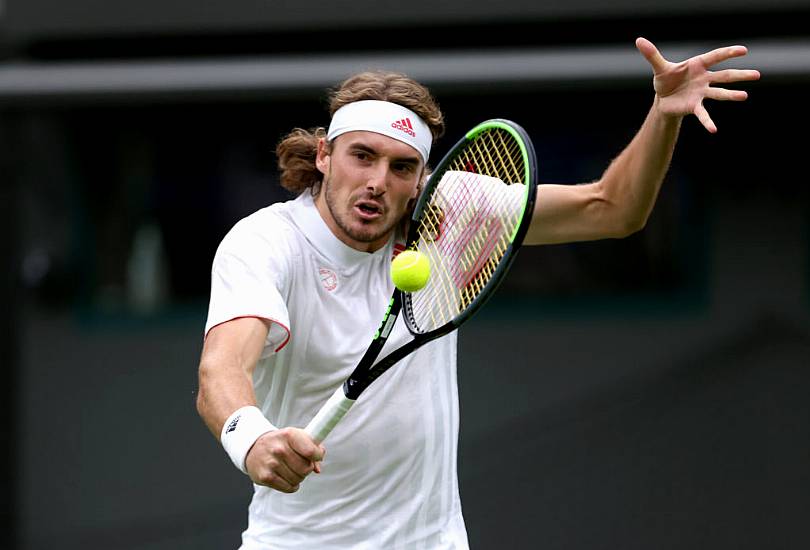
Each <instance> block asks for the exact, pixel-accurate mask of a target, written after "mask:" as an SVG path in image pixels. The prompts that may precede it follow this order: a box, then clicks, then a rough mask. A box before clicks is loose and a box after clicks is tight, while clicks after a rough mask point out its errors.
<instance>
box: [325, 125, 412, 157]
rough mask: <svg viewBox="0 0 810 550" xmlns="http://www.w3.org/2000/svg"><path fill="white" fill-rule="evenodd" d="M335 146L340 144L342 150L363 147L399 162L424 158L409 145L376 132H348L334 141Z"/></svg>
mask: <svg viewBox="0 0 810 550" xmlns="http://www.w3.org/2000/svg"><path fill="white" fill-rule="evenodd" d="M334 143H335V144H340V146H341V147H342V148H350V147H363V148H366V149H371V150H373V151H374V152H376V153H378V154H380V155H385V156H388V157H392V158H396V159H399V160H414V161H421V160H422V156H421V155H420V154H419V152H418V151H417V150H416V149H414V148H413V147H412V146H410V145H409V144H407V143H405V142H403V141H399V140H398V139H394V138H392V137H388V136H384V135H382V134H378V133H376V132H369V131H366V130H355V131H352V132H346V133H345V134H341V135H339V136H338V137H336V138H335V139H334Z"/></svg>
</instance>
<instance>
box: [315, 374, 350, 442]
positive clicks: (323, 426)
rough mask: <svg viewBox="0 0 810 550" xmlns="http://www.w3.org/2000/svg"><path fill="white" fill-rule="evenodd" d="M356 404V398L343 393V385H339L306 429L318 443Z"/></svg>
mask: <svg viewBox="0 0 810 550" xmlns="http://www.w3.org/2000/svg"><path fill="white" fill-rule="evenodd" d="M352 405H354V399H349V398H348V397H346V394H345V393H343V387H342V386H341V387H339V388H338V389H337V390H336V391H335V393H333V394H332V397H330V398H329V401H327V402H326V403H324V405H323V407H321V410H319V411H318V414H316V415H315V418H313V419H312V420H310V422H309V424H307V427H306V428H304V431H305V432H307V433H308V434H309V436H310V437H311V438H312V439H314V440H315V441H317V442H318V443H320V442H322V441H323V440H324V439H326V436H327V435H329V433H330V432H331V431H332V429H333V428H334V427H335V426H337V423H338V422H340V419H341V418H343V416H344V415H345V414H346V413H347V412H349V409H351V408H352Z"/></svg>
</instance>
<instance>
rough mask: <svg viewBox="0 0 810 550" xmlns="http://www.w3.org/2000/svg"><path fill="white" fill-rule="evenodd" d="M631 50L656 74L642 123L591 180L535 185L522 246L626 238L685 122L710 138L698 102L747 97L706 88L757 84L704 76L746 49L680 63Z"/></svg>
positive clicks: (644, 214) (734, 73)
mask: <svg viewBox="0 0 810 550" xmlns="http://www.w3.org/2000/svg"><path fill="white" fill-rule="evenodd" d="M636 47H637V48H638V50H639V51H640V52H641V54H642V55H643V56H644V57H645V59H646V60H647V62H648V63H649V64H650V66H651V67H652V70H653V75H654V76H653V87H654V89H655V99H654V100H653V105H652V108H651V109H650V112H649V113H648V115H647V118H646V119H645V121H644V124H643V125H642V126H641V129H640V130H639V131H638V133H637V134H636V136H635V137H634V138H633V140H632V141H631V142H630V144H629V145H628V146H627V147H626V148H625V149H624V150H623V151H622V152H621V153H620V154H619V156H618V157H616V158H615V159H614V160H613V162H612V163H611V164H610V166H609V167H608V168H607V170H606V171H605V173H604V174H603V175H602V177H601V178H600V179H599V180H597V181H596V182H593V183H589V184H583V185H541V186H538V189H537V201H536V203H535V209H534V216H533V217H532V223H531V226H530V228H529V233H528V235H527V236H526V243H527V244H553V243H564V242H573V241H585V240H595V239H604V238H610V237H625V236H627V235H629V234H631V233H634V232H635V231H638V230H639V229H641V228H642V227H644V224H645V223H646V222H647V218H648V217H649V215H650V212H651V211H652V208H653V205H654V204H655V200H656V197H657V196H658V190H659V189H660V187H661V182H662V181H663V179H664V176H665V175H666V172H667V169H668V167H669V162H670V160H671V158H672V152H673V150H674V148H675V143H676V141H677V138H678V133H679V131H680V125H681V120H682V119H683V117H684V116H687V115H690V114H694V115H695V116H697V118H698V120H699V121H700V122H701V124H703V126H704V127H705V128H706V129H707V130H708V131H709V132H712V133H714V132H716V131H717V127H716V126H715V124H714V122H713V121H712V119H711V117H710V116H709V113H708V111H707V110H706V108H705V106H704V105H703V101H704V100H705V99H707V98H708V99H715V100H721V101H743V100H745V99H746V97H747V94H746V92H744V91H742V90H729V89H726V88H722V87H714V86H712V85H713V84H729V83H735V82H741V81H747V80H757V79H758V78H759V72H758V71H754V70H737V69H726V70H721V71H711V70H710V68H711V67H712V66H714V65H716V64H718V63H721V62H723V61H726V60H728V59H731V58H733V57H739V56H742V55H745V54H746V53H747V50H746V48H745V47H744V46H730V47H726V48H719V49H716V50H712V51H710V52H707V53H704V54H702V55H698V56H695V57H692V58H690V59H687V60H686V61H682V62H680V63H672V62H669V61H667V60H666V59H665V58H664V57H663V56H662V55H661V53H660V52H659V51H658V49H657V48H656V47H655V45H653V43H652V42H650V41H649V40H646V39H645V38H639V39H637V40H636Z"/></svg>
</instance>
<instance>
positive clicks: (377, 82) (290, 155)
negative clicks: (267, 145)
mask: <svg viewBox="0 0 810 550" xmlns="http://www.w3.org/2000/svg"><path fill="white" fill-rule="evenodd" d="M367 99H375V100H378V101H389V102H391V103H397V104H399V105H402V106H403V107H406V108H408V109H410V110H411V111H413V112H414V113H416V114H417V115H419V117H420V118H421V119H422V120H424V121H425V123H426V124H427V125H428V127H429V128H430V132H431V134H432V135H433V140H434V141H435V140H436V139H437V138H439V137H440V136H441V135H442V134H443V133H444V115H442V112H441V109H439V104H438V102H437V101H436V100H435V99H434V98H433V96H432V95H431V94H430V91H429V90H428V89H427V88H426V87H425V86H423V85H421V84H419V83H418V82H416V81H415V80H413V79H412V78H410V77H408V76H405V75H404V74H401V73H392V72H383V71H368V72H362V73H359V74H356V75H354V76H352V77H350V78H348V79H347V80H345V81H343V82H342V83H341V84H340V85H339V86H338V87H337V88H335V89H333V90H332V91H331V92H330V94H329V114H330V116H331V115H334V114H335V112H336V111H337V110H338V109H340V108H341V107H343V106H344V105H347V104H349V103H354V102H355V101H362V100H367ZM324 137H326V129H324V128H322V127H318V128H311V129H309V130H305V129H303V128H295V129H293V130H292V132H290V133H289V134H287V135H286V136H285V137H284V138H282V140H281V141H280V142H279V144H278V145H277V146H276V156H277V157H278V167H279V171H280V173H281V185H282V187H284V188H285V189H287V190H289V191H292V192H293V193H296V194H298V193H301V192H302V191H303V190H304V189H307V188H311V189H312V193H313V195H314V194H317V193H318V191H319V190H320V186H321V181H322V180H323V174H321V172H320V171H319V170H318V168H317V167H316V166H315V156H316V153H317V151H318V141H319V140H320V139H321V138H324Z"/></svg>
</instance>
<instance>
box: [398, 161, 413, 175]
mask: <svg viewBox="0 0 810 550" xmlns="http://www.w3.org/2000/svg"><path fill="white" fill-rule="evenodd" d="M393 169H394V172H397V173H399V174H403V175H411V174H413V173H414V172H415V171H416V166H414V165H413V163H410V162H396V163H394V165H393Z"/></svg>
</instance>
